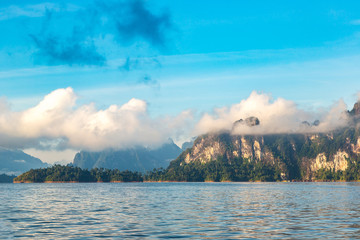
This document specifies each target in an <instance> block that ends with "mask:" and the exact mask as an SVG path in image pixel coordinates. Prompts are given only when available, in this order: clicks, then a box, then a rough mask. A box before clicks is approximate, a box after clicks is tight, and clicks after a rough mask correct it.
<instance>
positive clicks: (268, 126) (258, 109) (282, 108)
mask: <svg viewBox="0 0 360 240" xmlns="http://www.w3.org/2000/svg"><path fill="white" fill-rule="evenodd" d="M346 110H347V107H346V104H345V103H344V102H343V101H339V102H338V103H336V104H334V106H333V107H332V108H331V109H330V111H329V112H306V111H304V110H301V109H299V108H298V107H297V105H296V104H295V103H294V102H292V101H288V100H285V99H282V98H278V99H276V100H272V98H271V97H270V96H269V95H267V94H259V93H257V92H252V93H251V95H250V96H249V97H248V98H247V99H244V100H242V101H241V102H240V103H238V104H234V105H232V106H230V107H224V108H216V109H214V111H213V113H212V114H209V113H205V114H204V116H203V117H202V118H201V119H200V121H199V122H198V123H197V125H196V127H195V133H196V134H204V133H207V132H209V131H210V132H216V131H230V130H232V133H233V134H278V133H306V132H326V131H331V130H334V129H336V128H338V127H341V126H345V125H346V124H347V123H348V119H347V115H346V114H345V111H346ZM252 116H254V117H257V118H258V119H259V120H260V125H258V126H254V127H249V126H247V125H245V124H244V125H240V126H237V127H236V128H235V129H232V127H233V124H234V122H235V121H237V120H239V119H246V118H248V117H252ZM315 120H320V124H319V126H309V127H307V126H304V124H302V123H303V122H304V121H311V122H312V121H315Z"/></svg>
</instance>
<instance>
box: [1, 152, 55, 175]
mask: <svg viewBox="0 0 360 240" xmlns="http://www.w3.org/2000/svg"><path fill="white" fill-rule="evenodd" d="M47 166H49V165H48V164H47V163H44V162H42V161H41V160H40V159H38V158H35V157H33V156H30V155H28V154H26V153H24V152H23V151H21V150H12V149H7V148H3V147H0V174H3V173H5V174H7V175H13V174H14V175H19V174H21V173H23V172H26V171H28V170H30V169H32V168H33V169H35V168H42V167H47Z"/></svg>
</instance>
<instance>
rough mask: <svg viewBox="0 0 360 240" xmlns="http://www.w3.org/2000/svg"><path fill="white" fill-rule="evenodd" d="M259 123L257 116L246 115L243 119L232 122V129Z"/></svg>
mask: <svg viewBox="0 0 360 240" xmlns="http://www.w3.org/2000/svg"><path fill="white" fill-rule="evenodd" d="M259 124H260V120H259V119H258V118H257V117H248V118H245V120H243V119H240V120H237V121H235V122H234V124H233V129H235V128H237V127H238V126H241V125H246V126H248V127H254V126H257V125H259Z"/></svg>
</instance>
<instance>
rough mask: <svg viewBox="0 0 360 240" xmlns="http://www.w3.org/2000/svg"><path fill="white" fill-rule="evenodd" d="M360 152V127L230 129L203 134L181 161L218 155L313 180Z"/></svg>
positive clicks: (203, 160) (205, 160)
mask: <svg viewBox="0 0 360 240" xmlns="http://www.w3.org/2000/svg"><path fill="white" fill-rule="evenodd" d="M359 154H360V130H359V129H356V128H346V129H341V130H337V131H334V132H331V133H317V134H279V135H264V136H240V135H232V134H230V133H221V134H207V135H204V136H200V137H199V138H198V139H196V141H195V142H194V145H193V147H192V148H189V149H187V151H186V154H183V155H180V157H179V158H178V159H177V162H178V163H179V164H180V165H181V166H183V165H185V164H189V163H192V162H198V163H201V164H206V163H209V162H210V161H213V160H216V159H219V158H221V159H226V160H227V161H228V162H230V163H231V162H232V161H234V160H236V159H239V158H241V159H244V160H246V161H248V162H251V163H255V164H256V163H263V164H266V165H271V166H275V167H276V168H277V169H279V171H280V172H281V177H282V178H283V179H290V180H292V179H302V180H313V178H314V173H315V172H317V171H319V170H320V169H326V170H331V171H335V172H336V171H345V170H346V169H347V168H348V166H349V161H352V159H357V157H358V156H359Z"/></svg>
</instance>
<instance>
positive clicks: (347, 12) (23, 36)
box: [0, 0, 360, 163]
mask: <svg viewBox="0 0 360 240" xmlns="http://www.w3.org/2000/svg"><path fill="white" fill-rule="evenodd" d="M0 31H1V38H0V145H2V146H5V147H8V148H16V149H22V150H24V151H25V152H27V153H29V154H31V155H34V156H36V157H39V158H40V159H42V160H43V161H46V162H50V163H53V162H56V161H62V162H71V161H72V159H73V156H74V154H75V153H76V152H77V151H79V150H91V151H100V150H102V149H106V148H128V147H133V146H137V145H142V146H148V147H156V146H159V145H161V144H162V143H164V142H166V141H167V139H168V138H172V139H174V140H175V142H176V143H178V144H181V143H182V142H183V141H186V140H188V139H190V138H191V137H194V136H197V135H199V134H203V133H206V132H209V131H214V130H218V129H229V128H231V125H232V123H233V122H234V121H236V120H238V119H239V118H246V117H248V116H250V115H256V116H257V117H259V119H260V122H261V123H263V124H260V125H261V126H262V127H261V128H259V129H257V130H256V133H281V132H292V131H302V130H301V127H300V128H298V126H299V122H300V123H301V122H302V121H305V120H306V121H309V122H312V121H314V120H317V119H320V120H321V122H322V123H321V124H320V125H319V128H316V131H325V130H329V129H333V128H334V127H337V126H339V125H341V124H343V120H344V117H343V116H342V114H341V113H342V112H343V111H344V110H346V109H351V108H352V106H353V104H354V103H355V102H356V101H357V100H358V99H359V96H360V95H359V92H360V81H359V79H360V67H359V63H360V2H358V1H331V0H327V1H304V0H302V1H285V0H284V1H271V2H270V1H256V0H254V1H241V0H236V1H235V0H234V1H231V0H229V1H226V2H224V1H200V0H199V1H187V0H172V1H165V0H148V1H145V0H132V1H75V0H73V1H32V0H22V1H21V0H12V1H10V0H4V1H0ZM334 116H336V119H335V120H334V119H333V118H334ZM339 119H340V120H339ZM275 120H276V121H275ZM274 122H280V123H281V124H280V125H277V124H274ZM299 129H300V130H299ZM237 131H238V132H239V134H244V133H252V132H251V131H252V130H251V131H250V130H249V129H240V130H237ZM307 131H315V130H314V129H311V130H307Z"/></svg>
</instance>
